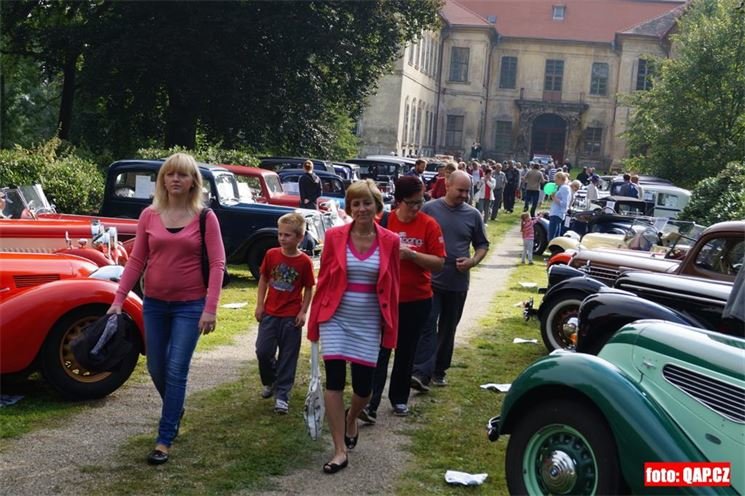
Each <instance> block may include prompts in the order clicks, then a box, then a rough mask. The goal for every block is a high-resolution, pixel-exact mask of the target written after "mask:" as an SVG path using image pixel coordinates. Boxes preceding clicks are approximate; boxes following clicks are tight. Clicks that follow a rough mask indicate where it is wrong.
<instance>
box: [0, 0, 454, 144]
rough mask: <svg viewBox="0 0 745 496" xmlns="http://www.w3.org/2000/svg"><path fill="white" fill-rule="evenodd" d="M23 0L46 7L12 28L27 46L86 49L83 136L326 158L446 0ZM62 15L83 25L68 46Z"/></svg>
mask: <svg viewBox="0 0 745 496" xmlns="http://www.w3.org/2000/svg"><path fill="white" fill-rule="evenodd" d="M5 3H8V2H4V3H3V4H5ZM19 3H20V4H21V5H25V6H28V5H32V6H33V8H32V9H31V11H30V12H31V16H30V19H31V20H33V22H31V21H24V22H22V24H24V23H25V24H29V29H28V30H25V31H24V30H10V32H9V34H8V38H9V39H10V40H11V41H13V43H14V44H15V45H17V46H22V47H28V46H34V47H37V50H35V51H34V55H35V56H36V55H38V56H40V57H42V60H44V62H45V63H47V64H48V65H49V66H50V67H56V68H57V71H58V72H59V73H61V72H62V71H63V69H65V68H68V69H69V67H70V66H69V64H66V63H64V61H69V60H70V57H71V55H70V56H67V58H64V57H61V56H60V55H59V54H60V53H66V54H67V53H79V55H78V58H77V59H75V60H76V61H77V62H76V64H75V65H74V66H73V67H74V68H75V69H77V70H76V71H74V72H73V73H72V75H74V76H75V84H74V89H75V112H74V115H75V119H74V120H72V123H73V125H72V128H71V131H70V137H71V140H72V141H73V142H74V143H76V144H83V145H85V146H87V147H90V148H93V149H97V150H102V149H108V150H110V151H111V153H113V154H114V155H124V154H127V153H130V152H132V151H134V150H135V149H136V148H139V147H142V146H157V145H161V146H162V145H165V146H166V147H171V146H174V145H180V146H184V147H188V148H193V147H194V145H195V139H196V136H197V135H198V134H202V135H204V136H206V137H207V138H208V139H209V140H211V141H212V142H221V143H223V145H224V146H225V147H246V146H248V147H253V148H256V149H262V150H271V151H276V152H282V153H298V154H308V155H327V154H329V153H331V152H332V151H333V150H334V147H335V146H337V145H338V144H339V143H340V142H343V141H344V140H343V139H341V140H340V139H339V138H340V136H342V137H343V136H344V134H345V133H347V132H348V126H346V124H343V123H346V122H348V120H349V119H350V118H351V119H354V118H355V117H356V116H357V115H358V114H359V113H360V112H361V109H362V106H363V104H364V99H365V98H366V97H367V96H368V95H370V94H371V92H372V91H374V89H375V85H376V84H377V81H378V79H379V78H380V77H381V76H382V75H383V74H384V72H385V71H386V69H387V68H388V67H389V66H390V64H391V63H392V62H393V60H395V58H396V57H397V55H398V54H399V51H400V48H401V46H402V45H403V43H404V42H406V41H408V40H411V39H413V38H414V37H415V36H417V35H418V33H420V32H421V30H422V29H424V28H427V27H429V26H432V25H434V23H436V22H437V20H438V11H439V7H440V5H441V0H415V1H413V0H374V1H372V0H371V1H365V2H348V1H317V2H308V1H296V2H258V1H257V2H249V1H227V2H193V1H161V2H158V1H151V2H119V1H105V0H98V1H94V0H89V1H88V2H85V3H84V6H83V7H81V8H79V9H77V10H76V11H75V15H74V16H71V14H70V12H69V11H67V10H62V11H61V13H62V14H64V15H62V16H61V17H60V12H57V14H56V15H55V16H52V14H53V13H54V9H49V8H45V6H49V5H52V6H55V7H57V6H58V4H65V3H69V2H61V0H57V1H53V0H36V1H28V0H27V1H25V2H19ZM94 14H95V16H94ZM16 18H17V19H20V20H23V19H28V17H23V16H20V15H19V16H16ZM60 18H61V19H63V20H64V21H65V22H62V23H61V24H62V25H63V26H70V25H78V26H79V27H80V28H81V29H80V30H75V31H73V33H74V35H75V36H74V37H72V39H70V40H67V41H68V43H67V45H65V46H67V47H68V48H69V49H68V50H62V49H61V48H55V47H52V46H50V45H49V44H44V43H41V41H40V40H41V39H43V38H44V30H43V29H40V27H41V26H50V25H56V24H55V23H58V21H59V20H60ZM31 28H34V29H31ZM62 32H69V31H65V30H62ZM61 38H62V37H60V39H61ZM62 41H65V40H64V39H61V41H60V45H64V43H62ZM75 47H80V51H79V52H75V50H73V48H75ZM52 62H54V64H52ZM64 75H65V78H64V80H65V87H68V86H67V84H66V83H67V78H68V72H65V73H64Z"/></svg>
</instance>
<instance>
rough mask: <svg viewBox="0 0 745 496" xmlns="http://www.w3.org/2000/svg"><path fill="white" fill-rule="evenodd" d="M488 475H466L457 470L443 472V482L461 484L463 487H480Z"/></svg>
mask: <svg viewBox="0 0 745 496" xmlns="http://www.w3.org/2000/svg"><path fill="white" fill-rule="evenodd" d="M488 475H489V474H468V473H466V472H458V471H457V470H448V471H447V472H445V482H447V483H449V484H462V485H464V486H480V485H481V484H483V483H484V481H485V480H486V478H487V477H488Z"/></svg>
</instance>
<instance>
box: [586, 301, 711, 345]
mask: <svg viewBox="0 0 745 496" xmlns="http://www.w3.org/2000/svg"><path fill="white" fill-rule="evenodd" d="M642 319H645V320H646V319H655V320H666V321H669V322H675V323H677V324H682V325H687V326H692V327H702V326H701V324H700V323H698V322H696V321H694V320H692V319H690V318H688V317H686V316H684V315H682V314H681V313H679V312H677V311H675V310H673V309H671V308H668V307H666V306H663V305H660V304H659V303H655V302H653V301H649V300H644V299H642V298H639V297H638V296H636V295H634V294H630V293H627V292H626V291H621V290H618V289H610V288H609V289H607V290H604V291H602V292H600V293H597V294H593V295H590V296H588V297H587V298H586V299H585V301H583V302H582V306H580V309H579V316H578V320H579V325H578V331H577V351H578V352H580V353H589V354H592V355H595V354H597V353H598V352H600V349H601V348H602V347H603V345H605V343H607V342H608V340H609V339H610V338H611V337H612V336H613V335H614V334H615V333H616V332H617V331H618V330H619V329H621V328H622V327H623V326H625V325H626V324H630V323H631V322H634V321H636V320H642Z"/></svg>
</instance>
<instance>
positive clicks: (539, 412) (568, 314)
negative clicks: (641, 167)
mask: <svg viewBox="0 0 745 496" xmlns="http://www.w3.org/2000/svg"><path fill="white" fill-rule="evenodd" d="M566 256H569V257H570V259H569V264H570V265H565V264H560V263H558V262H557V261H556V259H561V258H563V257H566ZM744 256H745V221H738V222H725V223H720V224H715V225H713V226H711V227H709V228H708V229H706V230H705V231H703V233H702V234H701V235H700V237H698V239H696V240H695V242H694V243H692V245H691V246H690V247H689V248H688V249H687V251H684V256H683V257H682V259H673V258H670V257H669V256H668V257H666V256H665V254H661V255H660V254H654V253H649V252H642V251H633V250H621V249H602V248H600V249H592V250H589V249H583V248H580V249H579V250H578V251H577V252H576V253H572V254H570V253H561V254H558V255H556V256H554V257H552V259H551V260H550V261H549V263H550V267H549V274H548V275H549V284H548V290H547V291H546V292H545V295H544V298H543V302H542V303H541V306H540V308H539V309H538V311H537V312H536V311H535V310H534V309H533V308H532V301H531V302H528V304H526V307H525V316H526V318H529V317H530V316H532V315H537V316H539V318H540V320H541V336H542V338H543V341H544V344H545V345H546V347H547V348H548V349H549V350H552V353H551V354H550V355H548V356H547V357H544V358H542V359H540V360H538V361H537V362H535V363H533V364H532V365H530V366H529V367H528V368H527V369H525V370H524V371H523V372H522V373H521V374H520V375H519V376H518V377H517V378H516V379H514V380H513V381H512V384H511V386H510V389H509V392H508V393H507V395H506V397H505V398H504V401H503V403H502V409H501V414H500V415H497V416H494V417H492V418H491V419H489V421H488V422H487V435H488V438H489V439H490V440H491V441H496V440H498V439H500V438H501V437H502V436H503V435H505V434H509V441H508V444H507V451H506V458H505V472H506V478H507V485H508V489H509V491H510V493H511V494H545V495H548V494H592V495H600V494H628V493H632V494H666V493H668V492H669V491H670V490H671V489H674V490H676V491H684V492H685V493H686V494H742V492H743V491H745V479H743V478H742V475H741V474H742V473H743V471H745V438H743V436H742V425H743V423H745V369H743V349H745V339H743V338H745V320H741V319H740V318H734V317H729V316H728V317H727V318H724V317H723V310H724V309H725V307H726V306H727V305H732V304H733V298H734V297H735V295H737V294H741V291H742V288H741V285H742V284H743V278H742V277H741V276H740V277H736V276H737V274H740V271H742V270H743V268H742V265H743V257H744ZM735 281H736V283H737V284H739V287H737V288H734V287H733V283H735ZM649 462H687V463H690V464H691V465H692V466H693V465H695V464H696V463H703V462H725V467H726V472H725V471H723V472H722V474H723V475H722V477H723V478H722V479H721V482H723V484H721V487H711V486H708V487H707V486H706V485H701V487H694V486H691V485H686V484H685V481H683V480H680V479H679V480H676V481H675V482H683V484H677V487H674V488H671V487H670V486H667V487H653V486H652V485H651V484H650V480H649V476H648V474H647V473H646V471H645V464H646V463H649ZM735 474H737V475H735ZM681 479H682V477H681ZM684 486H685V487H684Z"/></svg>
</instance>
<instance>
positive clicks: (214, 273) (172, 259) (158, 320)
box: [108, 153, 225, 465]
mask: <svg viewBox="0 0 745 496" xmlns="http://www.w3.org/2000/svg"><path fill="white" fill-rule="evenodd" d="M202 208H203V205H202V175H201V174H200V172H199V167H198V165H197V163H196V161H195V160H194V158H193V157H191V156H190V155H187V154H185V153H175V154H173V155H171V156H170V157H168V159H166V161H165V162H164V163H163V165H162V166H161V168H160V171H159V172H158V178H157V180H156V182H155V194H154V197H153V204H152V205H151V206H150V207H148V208H146V209H145V210H143V211H142V213H141V214H140V219H139V221H138V222H137V236H136V238H135V244H134V248H133V250H132V255H131V256H130V258H129V261H128V262H127V265H126V267H125V268H124V274H123V275H122V279H121V281H120V282H119V289H118V290H117V292H116V297H115V298H114V303H113V304H112V305H111V307H110V308H109V310H108V313H117V314H118V313H121V311H122V302H123V301H124V298H125V296H126V295H127V293H129V291H130V290H131V289H132V288H133V287H134V285H135V284H136V283H137V281H138V280H139V279H140V276H141V275H142V273H143V271H144V270H145V266H147V271H146V272H145V297H144V299H143V314H144V320H145V341H146V343H145V347H146V350H147V369H148V372H149V373H150V377H151V378H152V380H153V383H154V384H155V388H156V389H157V390H158V393H159V394H160V397H161V399H162V401H163V407H162V410H161V417H160V424H159V427H158V436H157V438H156V441H155V449H153V450H152V451H151V452H150V454H149V455H148V457H147V461H148V463H150V464H152V465H159V464H162V463H165V462H167V461H168V456H169V450H170V448H171V444H172V443H173V440H174V438H175V437H176V435H177V434H178V429H179V424H180V421H181V417H182V416H183V414H184V410H183V405H184V398H185V396H186V381H187V375H188V372H189V364H190V362H191V358H192V355H193V353H194V348H196V345H197V341H198V339H199V336H200V334H208V333H210V332H212V331H214V330H215V325H216V318H215V314H216V313H217V301H218V299H219V297H220V289H221V287H222V278H223V269H224V266H225V250H224V248H223V244H222V236H221V235H220V226H219V224H218V222H217V217H216V216H215V214H214V213H213V212H212V211H209V212H207V215H206V219H205V220H206V223H205V233H204V243H205V246H206V249H207V256H208V258H209V276H208V280H205V278H204V275H203V273H202V256H201V254H202V237H201V234H200V227H199V224H200V222H199V217H200V213H201V211H202Z"/></svg>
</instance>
